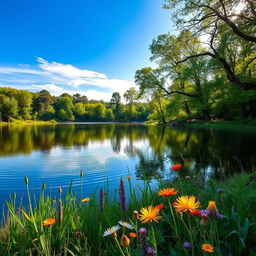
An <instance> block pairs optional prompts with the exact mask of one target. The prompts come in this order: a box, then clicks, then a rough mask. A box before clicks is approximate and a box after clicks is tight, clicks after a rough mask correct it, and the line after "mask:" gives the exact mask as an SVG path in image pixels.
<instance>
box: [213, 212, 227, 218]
mask: <svg viewBox="0 0 256 256" xmlns="http://www.w3.org/2000/svg"><path fill="white" fill-rule="evenodd" d="M214 217H215V218H216V219H223V218H225V216H224V215H222V214H220V213H216V214H215V215H214Z"/></svg>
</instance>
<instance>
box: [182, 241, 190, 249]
mask: <svg viewBox="0 0 256 256" xmlns="http://www.w3.org/2000/svg"><path fill="white" fill-rule="evenodd" d="M183 248H186V249H189V248H191V244H190V243H189V242H184V243H183Z"/></svg>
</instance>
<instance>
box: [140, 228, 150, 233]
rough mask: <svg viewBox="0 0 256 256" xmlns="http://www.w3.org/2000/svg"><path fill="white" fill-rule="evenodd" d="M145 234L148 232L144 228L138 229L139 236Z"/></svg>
mask: <svg viewBox="0 0 256 256" xmlns="http://www.w3.org/2000/svg"><path fill="white" fill-rule="evenodd" d="M147 232H148V231H147V229H146V228H140V229H139V233H140V234H147Z"/></svg>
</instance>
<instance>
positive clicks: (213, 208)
mask: <svg viewBox="0 0 256 256" xmlns="http://www.w3.org/2000/svg"><path fill="white" fill-rule="evenodd" d="M207 210H208V211H210V212H211V214H218V213H219V212H218V209H217V207H216V203H215V201H209V203H208V207H207Z"/></svg>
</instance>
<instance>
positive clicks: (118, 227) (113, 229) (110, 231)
mask: <svg viewBox="0 0 256 256" xmlns="http://www.w3.org/2000/svg"><path fill="white" fill-rule="evenodd" d="M120 228H121V227H120V226H118V225H116V226H113V227H112V228H108V229H107V230H105V231H104V234H103V237H105V236H109V235H112V234H114V233H115V232H116V231H117V230H119V229H120Z"/></svg>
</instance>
